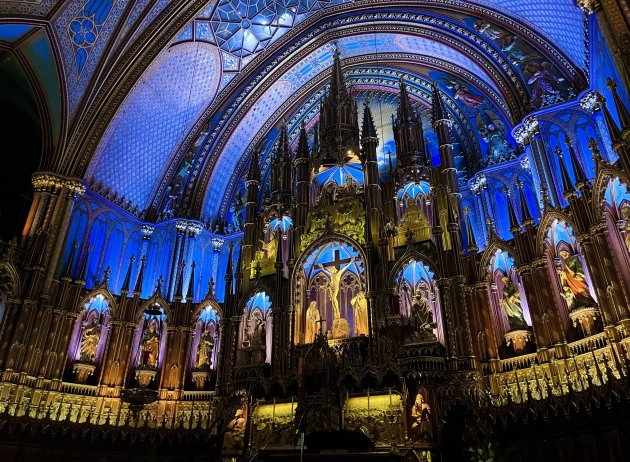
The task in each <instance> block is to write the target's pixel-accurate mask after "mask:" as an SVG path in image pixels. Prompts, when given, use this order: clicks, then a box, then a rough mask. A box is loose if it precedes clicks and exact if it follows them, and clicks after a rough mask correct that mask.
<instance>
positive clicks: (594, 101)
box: [580, 90, 604, 113]
mask: <svg viewBox="0 0 630 462" xmlns="http://www.w3.org/2000/svg"><path fill="white" fill-rule="evenodd" d="M603 102H604V97H603V96H602V95H601V94H599V93H598V92H596V91H595V90H591V91H588V92H586V93H584V95H582V97H581V98H580V107H581V108H582V109H584V110H585V111H587V112H590V113H593V112H597V111H599V110H600V109H601V104H602V103H603Z"/></svg>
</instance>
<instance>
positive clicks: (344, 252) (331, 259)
mask: <svg viewBox="0 0 630 462" xmlns="http://www.w3.org/2000/svg"><path fill="white" fill-rule="evenodd" d="M352 259H354V261H351V260H352ZM331 264H335V266H336V267H339V268H345V267H346V266H347V265H349V266H348V271H351V272H353V273H355V274H356V275H359V274H361V273H362V272H363V262H362V261H361V256H360V255H359V252H358V251H357V250H355V249H353V248H352V247H351V246H349V245H348V244H345V243H343V242H328V243H327V244H324V245H323V246H321V247H319V248H318V249H316V250H314V251H313V252H312V253H311V254H310V255H309V256H308V258H307V259H306V261H305V262H304V271H305V273H306V277H307V279H308V280H310V279H311V278H312V277H313V276H315V275H316V274H317V273H319V272H320V271H322V270H321V268H320V267H319V266H318V265H325V266H330V265H331ZM339 268H337V269H339Z"/></svg>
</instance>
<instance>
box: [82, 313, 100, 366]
mask: <svg viewBox="0 0 630 462" xmlns="http://www.w3.org/2000/svg"><path fill="white" fill-rule="evenodd" d="M100 338H101V326H100V324H99V323H98V320H97V319H96V318H92V322H91V323H90V324H88V325H87V326H85V327H84V328H83V332H81V352H80V354H79V359H80V360H81V361H85V362H89V363H93V362H94V360H95V359H96V348H97V347H98V341H99V340H100Z"/></svg>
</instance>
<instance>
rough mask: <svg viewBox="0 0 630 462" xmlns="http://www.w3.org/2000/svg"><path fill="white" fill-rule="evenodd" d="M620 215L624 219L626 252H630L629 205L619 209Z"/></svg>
mask: <svg viewBox="0 0 630 462" xmlns="http://www.w3.org/2000/svg"><path fill="white" fill-rule="evenodd" d="M621 216H622V218H623V219H624V220H625V221H626V229H625V232H626V238H625V244H626V248H627V249H628V252H630V207H623V208H622V209H621Z"/></svg>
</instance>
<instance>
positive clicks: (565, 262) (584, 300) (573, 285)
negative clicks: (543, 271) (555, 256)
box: [558, 249, 595, 310]
mask: <svg viewBox="0 0 630 462" xmlns="http://www.w3.org/2000/svg"><path fill="white" fill-rule="evenodd" d="M560 259H561V260H560V268H558V274H559V275H560V283H561V284H562V296H563V297H564V299H565V300H566V301H567V305H568V306H569V310H574V309H576V308H579V307H585V306H594V305H595V300H593V297H591V294H590V292H589V291H588V284H587V283H586V274H585V273H584V268H583V266H582V262H581V261H580V257H579V256H578V255H577V254H574V255H571V254H570V253H569V251H568V250H566V249H563V250H561V251H560Z"/></svg>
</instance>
